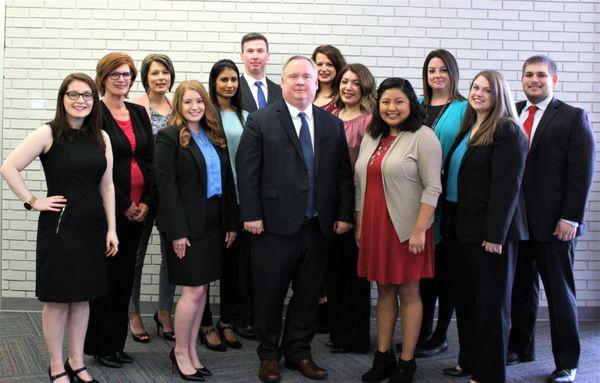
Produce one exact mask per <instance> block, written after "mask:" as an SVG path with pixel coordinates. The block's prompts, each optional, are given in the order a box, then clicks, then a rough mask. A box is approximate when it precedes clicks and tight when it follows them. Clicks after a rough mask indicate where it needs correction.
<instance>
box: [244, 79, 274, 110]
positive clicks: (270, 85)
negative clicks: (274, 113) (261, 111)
mask: <svg viewBox="0 0 600 383" xmlns="http://www.w3.org/2000/svg"><path fill="white" fill-rule="evenodd" d="M240 91H241V92H242V109H243V110H245V111H247V112H248V113H251V112H254V111H255V110H257V109H258V108H257V106H256V101H255V100H254V97H252V91H251V90H250V85H248V81H247V80H246V77H245V76H240ZM267 93H268V95H267V105H271V104H272V103H274V102H277V101H280V100H281V99H282V97H281V87H280V86H279V85H277V84H275V83H274V82H273V81H271V80H269V78H268V77H267Z"/></svg>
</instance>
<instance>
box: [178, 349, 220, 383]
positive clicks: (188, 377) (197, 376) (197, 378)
mask: <svg viewBox="0 0 600 383" xmlns="http://www.w3.org/2000/svg"><path fill="white" fill-rule="evenodd" d="M169 358H170V359H171V371H172V372H175V367H177V372H179V376H180V377H181V379H183V380H193V381H196V382H204V376H203V375H202V373H201V372H200V371H199V370H196V373H195V374H191V375H186V374H184V373H183V372H181V370H180V369H179V365H178V364H177V358H176V357H175V347H173V348H172V349H171V352H170V353H169ZM205 368H206V367H205ZM209 372H210V371H209Z"/></svg>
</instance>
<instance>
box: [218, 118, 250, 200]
mask: <svg viewBox="0 0 600 383" xmlns="http://www.w3.org/2000/svg"><path fill="white" fill-rule="evenodd" d="M247 118H248V112H246V111H245V110H242V119H243V120H244V123H245V122H246V119H247ZM221 122H222V123H223V131H224V132H225V137H226V138H227V148H228V149H229V161H230V162H231V170H232V172H233V183H234V185H235V193H236V196H237V198H238V203H239V194H238V191H237V172H236V170H235V153H237V148H238V146H239V144H240V138H241V137H242V132H243V131H244V126H243V125H242V123H241V122H240V120H239V119H238V116H237V114H235V112H233V111H225V110H222V111H221Z"/></svg>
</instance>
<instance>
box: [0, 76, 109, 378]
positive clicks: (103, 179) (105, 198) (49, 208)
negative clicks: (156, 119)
mask: <svg viewBox="0 0 600 383" xmlns="http://www.w3.org/2000/svg"><path fill="white" fill-rule="evenodd" d="M37 157H39V158H40V160H41V162H42V167H43V168H44V174H45V175H46V182H47V187H48V193H47V197H46V198H39V199H38V198H36V197H35V196H34V195H33V193H32V192H31V191H30V190H29V189H28V187H27V185H26V184H25V182H24V180H23V177H22V176H21V174H20V172H21V171H22V170H23V169H25V168H26V167H27V166H28V165H29V164H30V163H31V162H33V160H35V159H36V158H37ZM75 158H76V159H77V161H73V159H75ZM0 173H1V174H2V176H3V177H4V179H5V180H6V183H7V184H8V186H9V187H10V189H11V190H12V191H13V192H14V193H15V194H16V195H17V197H18V198H19V199H20V200H22V201H25V202H24V205H25V209H27V210H34V211H39V212H40V216H39V221H38V232H37V248H36V296H37V297H38V299H39V300H40V301H42V302H44V306H43V309H42V325H43V327H42V330H43V333H44V339H45V341H46V348H47V349H48V352H49V354H50V367H49V368H48V375H49V378H50V381H51V382H55V383H68V382H71V381H73V379H74V378H75V377H76V378H77V379H79V380H78V381H81V382H97V381H96V380H93V379H92V378H91V377H90V375H89V373H88V372H87V370H86V368H85V366H84V365H83V340H84V339H85V332H86V329H87V321H88V317H89V306H88V301H89V300H90V299H93V298H96V297H98V296H100V295H103V294H105V293H106V291H107V286H106V257H112V256H114V255H115V254H116V253H117V250H118V240H117V233H116V230H115V213H114V206H115V197H114V187H113V181H112V151H111V147H110V140H109V138H108V135H107V134H106V133H104V132H102V130H101V129H100V105H99V99H98V89H97V87H96V84H94V81H93V80H92V79H91V78H90V77H89V76H88V75H86V74H83V73H73V74H70V75H68V76H67V77H66V78H65V79H64V80H63V82H62V84H61V86H60V88H59V90H58V100H57V107H56V114H55V116H54V119H53V120H52V121H50V122H48V123H47V124H44V125H42V127H40V128H39V129H37V130H35V131H34V132H33V133H31V134H29V135H28V136H27V138H26V139H25V140H24V141H23V142H22V143H21V144H19V146H17V148H16V149H15V150H14V151H13V152H12V153H11V154H10V155H9V156H8V157H7V158H6V161H5V162H4V164H3V165H2V168H0ZM65 327H66V329H67V334H68V337H69V358H68V359H67V360H66V361H65V362H64V365H63V355H62V349H63V338H64V335H65Z"/></svg>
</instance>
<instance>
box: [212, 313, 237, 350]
mask: <svg viewBox="0 0 600 383" xmlns="http://www.w3.org/2000/svg"><path fill="white" fill-rule="evenodd" d="M217 330H218V331H219V334H221V340H223V342H225V344H226V345H227V347H231V348H234V349H236V350H239V349H240V348H242V344H241V343H240V341H239V340H237V339H236V340H235V341H234V342H230V341H228V340H227V337H226V336H225V330H231V332H233V333H234V334H235V332H234V330H233V326H232V325H230V324H225V325H224V324H223V323H222V322H221V321H220V320H219V321H218V322H217ZM234 336H235V335H234Z"/></svg>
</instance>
